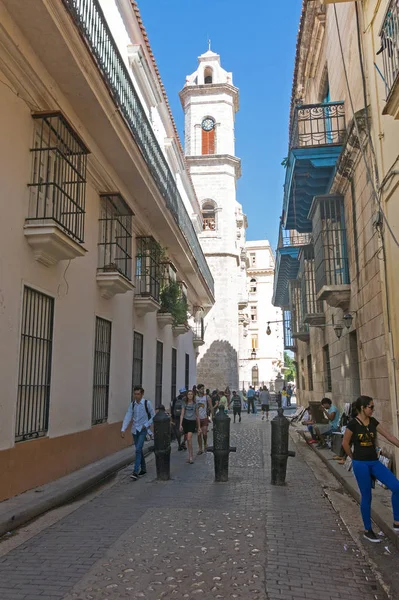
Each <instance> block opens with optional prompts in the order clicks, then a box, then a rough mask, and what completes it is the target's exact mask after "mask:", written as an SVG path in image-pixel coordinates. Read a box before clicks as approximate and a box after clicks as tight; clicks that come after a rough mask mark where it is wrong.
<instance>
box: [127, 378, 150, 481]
mask: <svg viewBox="0 0 399 600" xmlns="http://www.w3.org/2000/svg"><path fill="white" fill-rule="evenodd" d="M133 393H134V400H133V402H131V403H130V406H129V408H128V410H127V413H126V415H125V418H124V419H123V424H122V430H121V436H122V437H123V438H124V437H125V431H126V429H127V428H128V427H129V424H130V423H132V435H133V440H134V445H135V447H136V460H135V462H134V471H133V473H132V475H131V476H130V477H131V479H133V481H137V479H138V478H139V475H145V474H146V472H147V469H146V465H145V459H144V453H143V446H144V442H145V440H146V437H147V433H148V431H149V429H150V427H151V425H152V421H153V418H154V416H155V413H154V409H153V408H152V406H151V402H150V401H149V400H145V399H144V390H143V388H142V387H141V386H140V385H136V386H135V388H134V391H133Z"/></svg>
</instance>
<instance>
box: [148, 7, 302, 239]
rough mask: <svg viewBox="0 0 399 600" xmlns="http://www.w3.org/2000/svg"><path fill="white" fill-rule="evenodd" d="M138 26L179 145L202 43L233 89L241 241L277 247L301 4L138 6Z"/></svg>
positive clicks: (202, 47) (203, 48)
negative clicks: (187, 90)
mask: <svg viewBox="0 0 399 600" xmlns="http://www.w3.org/2000/svg"><path fill="white" fill-rule="evenodd" d="M138 4H139V8H140V11H141V15H142V18H143V22H144V25H145V27H146V29H147V33H148V36H149V39H150V43H151V47H152V49H153V52H154V55H155V58H156V60H157V64H158V67H159V70H160V73H161V77H162V80H163V83H164V85H165V88H166V91H167V94H168V98H169V102H170V105H171V108H172V112H173V115H174V118H175V120H176V124H177V127H178V130H179V134H180V137H181V140H182V142H183V140H184V136H183V130H184V118H183V111H182V108H181V104H180V100H179V96H178V93H179V91H180V90H181V88H182V87H183V85H184V82H185V78H186V75H189V74H191V73H192V72H193V71H195V70H196V68H197V64H198V61H197V57H198V56H199V55H200V54H202V53H203V52H206V50H207V48H208V46H207V40H208V38H210V39H211V42H212V50H213V51H214V52H217V53H218V54H220V56H221V63H222V66H223V68H224V69H226V70H227V71H232V72H233V83H234V85H236V86H237V87H238V88H239V89H240V111H239V112H238V114H237V118H236V130H235V137H236V154H237V156H239V157H240V158H241V160H242V177H241V179H240V180H239V182H238V187H237V199H238V201H239V202H241V204H242V205H243V207H244V212H245V213H246V214H247V216H248V229H247V239H249V240H255V239H264V238H267V239H269V240H270V242H271V243H272V246H273V248H275V247H276V243H277V235H278V222H279V216H280V214H281V207H282V186H283V182H284V173H285V172H284V169H283V167H282V166H281V161H282V160H283V158H284V157H285V156H286V155H287V144H288V113H289V103H290V98H291V86H292V75H293V67H294V57H295V45H296V36H297V31H298V25H299V17H300V11H301V5H302V1H301V0H290V2H289V3H285V4H284V9H283V12H282V5H281V3H280V2H275V1H274V2H273V1H272V0H246V2H242V0H139V1H138Z"/></svg>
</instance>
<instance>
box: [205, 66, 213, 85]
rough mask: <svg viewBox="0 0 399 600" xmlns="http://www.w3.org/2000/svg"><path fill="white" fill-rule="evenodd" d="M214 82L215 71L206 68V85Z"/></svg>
mask: <svg viewBox="0 0 399 600" xmlns="http://www.w3.org/2000/svg"><path fill="white" fill-rule="evenodd" d="M212 81H213V69H212V68H211V67H206V69H205V71H204V83H212Z"/></svg>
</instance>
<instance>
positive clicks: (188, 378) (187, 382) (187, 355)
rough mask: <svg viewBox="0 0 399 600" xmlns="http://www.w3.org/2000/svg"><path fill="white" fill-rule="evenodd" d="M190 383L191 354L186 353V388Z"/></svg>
mask: <svg viewBox="0 0 399 600" xmlns="http://www.w3.org/2000/svg"><path fill="white" fill-rule="evenodd" d="M189 385H190V355H189V354H186V357H185V362H184V386H185V388H186V390H188V387H189Z"/></svg>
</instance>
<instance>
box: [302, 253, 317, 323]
mask: <svg viewBox="0 0 399 600" xmlns="http://www.w3.org/2000/svg"><path fill="white" fill-rule="evenodd" d="M298 279H299V281H300V282H301V299H302V313H303V318H304V320H306V318H307V317H310V315H322V314H323V302H321V301H318V300H317V292H316V279H315V260H314V247H313V246H312V245H308V246H304V247H303V248H302V250H301V253H300V257H299V273H298Z"/></svg>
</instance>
